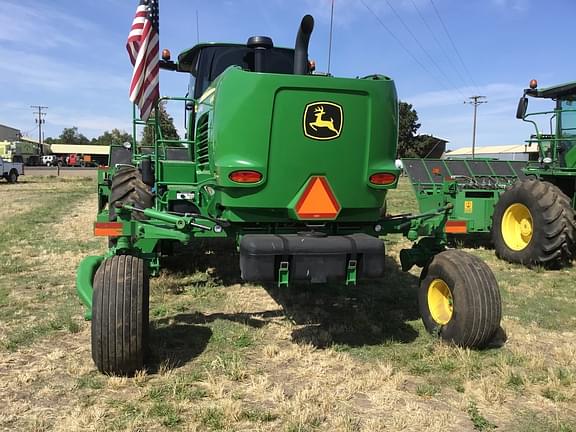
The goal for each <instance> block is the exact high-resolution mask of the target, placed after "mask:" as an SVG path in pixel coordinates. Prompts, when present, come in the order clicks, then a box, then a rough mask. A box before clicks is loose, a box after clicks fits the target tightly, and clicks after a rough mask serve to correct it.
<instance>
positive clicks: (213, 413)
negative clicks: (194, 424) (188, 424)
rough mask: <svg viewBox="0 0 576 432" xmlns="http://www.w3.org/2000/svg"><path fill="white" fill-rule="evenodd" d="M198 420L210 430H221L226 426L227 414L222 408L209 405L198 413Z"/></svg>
mask: <svg viewBox="0 0 576 432" xmlns="http://www.w3.org/2000/svg"><path fill="white" fill-rule="evenodd" d="M197 418H198V421H199V422H200V423H201V424H202V426H204V427H207V428H208V429H209V430H213V431H220V430H223V429H224V427H225V421H226V415H225V414H224V411H223V410H222V409H221V408H218V407H208V408H205V409H203V410H201V411H200V412H199V413H198V416H197Z"/></svg>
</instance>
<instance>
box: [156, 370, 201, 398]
mask: <svg viewBox="0 0 576 432" xmlns="http://www.w3.org/2000/svg"><path fill="white" fill-rule="evenodd" d="M196 381H197V378H196V376H194V375H178V376H177V377H176V378H174V380H172V381H170V382H166V383H163V384H160V385H156V386H154V387H151V388H150V389H149V390H148V397H149V398H150V399H151V400H153V401H155V402H163V401H166V400H170V399H175V400H178V401H192V400H199V399H203V398H205V397H206V396H207V392H206V390H205V389H203V388H202V387H200V386H198V385H197V384H196Z"/></svg>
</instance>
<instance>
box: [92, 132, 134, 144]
mask: <svg viewBox="0 0 576 432" xmlns="http://www.w3.org/2000/svg"><path fill="white" fill-rule="evenodd" d="M125 142H129V143H132V135H130V134H129V133H128V132H125V131H123V130H120V129H116V128H115V129H112V130H111V131H104V133H103V134H102V135H100V136H99V137H98V138H94V139H92V144H95V145H106V146H110V145H112V144H123V143H125Z"/></svg>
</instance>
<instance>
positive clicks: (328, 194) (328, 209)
mask: <svg viewBox="0 0 576 432" xmlns="http://www.w3.org/2000/svg"><path fill="white" fill-rule="evenodd" d="M340 208H341V207H340V204H339V203H338V200H336V197H335V196H334V192H332V188H330V185H329V184H328V180H326V177H319V176H315V177H312V178H311V179H310V180H309V181H308V185H307V186H306V189H305V190H304V192H303V193H302V196H301V197H300V199H299V200H298V203H297V204H296V214H297V215H298V217H299V218H300V219H334V218H336V216H338V213H340Z"/></svg>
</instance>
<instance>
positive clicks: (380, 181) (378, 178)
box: [370, 173, 396, 186]
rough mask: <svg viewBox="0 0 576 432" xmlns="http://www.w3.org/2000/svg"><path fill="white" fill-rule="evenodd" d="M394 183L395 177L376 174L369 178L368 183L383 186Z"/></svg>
mask: <svg viewBox="0 0 576 432" xmlns="http://www.w3.org/2000/svg"><path fill="white" fill-rule="evenodd" d="M395 181H396V175H395V174H391V173H376V174H372V175H371V176H370V183H372V184H375V185H379V186H385V185H390V184H392V183H394V182H395Z"/></svg>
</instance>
